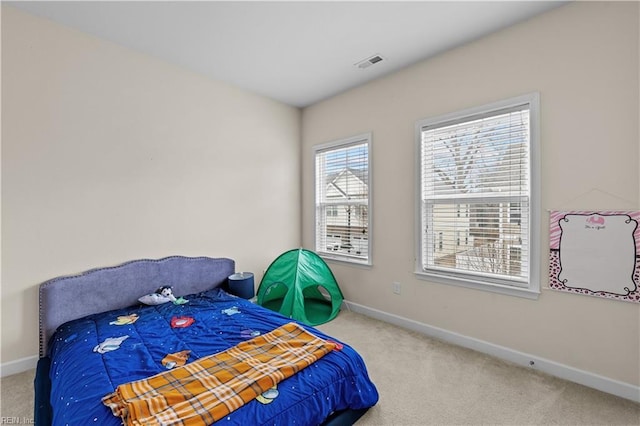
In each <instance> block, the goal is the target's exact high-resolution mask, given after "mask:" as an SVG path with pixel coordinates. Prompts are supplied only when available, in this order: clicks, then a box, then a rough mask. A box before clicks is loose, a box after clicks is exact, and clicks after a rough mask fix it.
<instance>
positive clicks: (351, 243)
mask: <svg viewBox="0 0 640 426" xmlns="http://www.w3.org/2000/svg"><path fill="white" fill-rule="evenodd" d="M370 143H371V135H370V134H365V135H359V136H355V137H352V138H348V139H343V140H339V141H335V142H331V143H328V144H324V145H321V146H316V147H314V153H315V204H316V221H315V226H316V229H315V234H316V240H315V251H316V252H317V253H318V254H320V255H321V256H323V257H325V258H331V259H337V260H345V261H350V262H356V263H365V264H370V263H371V239H370V235H369V229H370V228H369V223H370V220H371V212H370V209H369V206H370V198H369V194H370V182H371V179H370V174H369V145H370Z"/></svg>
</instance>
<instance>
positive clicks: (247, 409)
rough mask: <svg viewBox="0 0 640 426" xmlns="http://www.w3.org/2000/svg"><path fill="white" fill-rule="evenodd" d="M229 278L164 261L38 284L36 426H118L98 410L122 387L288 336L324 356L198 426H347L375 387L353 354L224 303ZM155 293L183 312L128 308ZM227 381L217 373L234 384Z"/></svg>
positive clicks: (238, 304) (204, 260)
mask: <svg viewBox="0 0 640 426" xmlns="http://www.w3.org/2000/svg"><path fill="white" fill-rule="evenodd" d="M234 272H235V263H234V261H233V260H231V259H224V258H216V259H214V258H209V257H184V256H171V257H166V258H163V259H142V260H134V261H130V262H126V263H124V264H121V265H118V266H113V267H106V268H97V269H93V270H89V271H87V272H84V273H81V274H79V275H74V276H64V277H58V278H54V279H52V280H49V281H46V282H44V283H42V284H41V285H40V288H39V299H40V324H39V325H40V359H39V361H38V366H37V369H36V378H35V423H36V424H38V425H50V424H53V425H66V424H69V425H89V424H99V425H107V426H108V425H119V424H122V419H121V418H120V417H117V416H116V415H115V414H114V410H113V406H107V404H106V403H105V402H103V399H105V401H106V402H107V403H108V402H109V399H108V398H106V397H107V396H109V395H111V396H113V395H115V394H117V393H118V392H120V391H121V390H122V389H124V388H125V387H126V386H128V385H127V384H131V383H133V384H134V385H135V386H138V385H137V383H140V382H145V381H148V380H152V379H155V378H157V377H160V378H163V377H165V376H166V375H168V374H176V375H178V373H179V374H183V372H184V371H186V369H187V368H189V367H193V366H196V365H199V363H200V362H204V361H209V360H211V359H213V360H218V359H221V358H220V357H221V356H226V354H229V353H233V351H236V352H237V351H240V352H239V353H241V354H245V353H248V351H246V350H245V349H244V348H247V347H249V346H247V345H253V346H251V347H257V348H258V349H259V350H261V349H260V347H258V346H255V345H257V344H258V343H259V341H260V342H264V341H268V340H269V339H270V338H271V337H270V336H273V335H274V333H277V332H279V331H280V330H283V329H286V328H287V327H289V329H291V330H295V331H300V333H303V334H304V335H305V336H307V335H308V336H310V337H309V339H313V340H314V341H317V342H321V343H319V345H322V347H323V351H324V352H323V353H322V354H320V355H319V356H318V357H317V359H316V358H314V359H313V360H311V361H310V362H309V363H308V364H305V365H304V367H301V368H300V369H295V370H292V372H291V373H290V375H288V376H282V378H281V379H278V380H279V381H278V382H277V383H276V384H275V386H273V387H269V388H268V389H266V390H265V388H266V385H265V386H263V388H259V389H257V390H255V389H254V391H255V392H256V395H257V397H255V398H253V397H252V396H251V397H249V398H246V399H247V400H246V401H243V402H241V403H240V404H239V407H234V408H233V409H230V410H228V411H229V412H228V413H224V416H222V417H220V416H219V417H215V418H214V419H215V420H214V421H209V420H208V421H206V423H207V424H214V423H215V424H224V425H248V424H251V425H260V424H263V425H285V424H286V425H293V424H299V425H315V424H325V425H333V426H335V425H347V424H353V423H355V422H356V421H357V419H358V418H360V417H361V416H362V415H363V414H364V413H365V412H366V411H367V410H368V409H369V408H370V407H372V406H373V405H375V404H376V403H377V401H378V393H377V390H376V388H375V385H374V384H373V383H372V382H371V380H370V379H369V377H368V373H367V370H366V366H365V364H364V361H363V360H362V358H361V357H360V356H359V355H358V353H357V352H356V351H355V350H354V349H353V348H351V347H350V346H349V345H347V344H345V343H343V342H340V341H338V340H336V339H334V338H332V337H331V336H327V335H325V334H324V333H322V332H321V331H320V330H317V329H315V328H313V327H309V326H306V325H304V324H301V323H298V322H296V321H292V320H291V319H289V318H286V317H284V316H282V315H280V314H278V313H277V312H273V311H270V310H267V309H265V308H262V307H260V306H258V305H256V304H254V303H252V302H251V301H248V300H245V299H242V298H239V297H236V296H234V295H232V294H230V293H229V292H228V288H227V277H228V276H230V275H232V274H233V273H234ZM160 286H171V287H172V290H173V293H174V294H175V295H176V296H182V297H183V298H184V299H186V300H188V302H187V303H184V304H176V303H163V304H159V305H144V304H141V303H140V302H139V301H138V298H140V297H141V296H143V295H145V294H150V293H153V292H154V291H155V290H156V289H157V288H158V287H160ZM289 329H287V330H289ZM269 341H270V340H269ZM257 342H258V343H257ZM243 345H244V346H243ZM239 348H241V349H239ZM291 352H293V351H291ZM216 362H218V361H216ZM247 362H250V361H247ZM220 365H225V366H228V365H230V364H229V363H228V362H227V361H223V362H220ZM252 365H253V364H252ZM261 365H262V364H260V366H259V367H260V369H261V368H262V367H261ZM228 368H232V367H228ZM234 368H235V366H234ZM234 371H235V370H234ZM261 371H262V370H261ZM227 373H229V371H227V372H226V373H225V372H224V371H223V373H222V374H225V376H229V377H232V376H234V375H233V374H227ZM243 374H244V373H243ZM261 374H262V373H261ZM278 374H280V373H278ZM236 376H237V375H236ZM260 380H261V381H262V380H263V379H262V378H261V379H260ZM261 383H262V382H261ZM264 383H266V382H264ZM274 383H275V382H274ZM250 387H251V388H252V389H253V388H255V387H256V385H255V383H252V384H250ZM263 390H264V392H262V393H259V392H261V391H263ZM243 392H244V391H243ZM258 393H259V394H258ZM167 424H180V423H171V422H167Z"/></svg>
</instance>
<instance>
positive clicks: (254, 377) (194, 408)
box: [102, 323, 335, 426]
mask: <svg viewBox="0 0 640 426" xmlns="http://www.w3.org/2000/svg"><path fill="white" fill-rule="evenodd" d="M334 348H335V344H334V343H330V342H327V341H325V340H322V339H320V338H318V337H316V336H314V335H313V334H311V333H309V332H307V331H306V330H304V329H303V328H302V327H300V326H299V325H297V324H295V323H289V324H286V325H283V326H282V327H279V328H276V329H275V330H273V331H271V332H269V333H266V334H264V335H261V336H257V337H255V338H253V339H251V340H247V341H245V342H242V343H240V344H238V345H236V346H234V347H232V348H230V349H227V350H226V351H223V352H220V353H217V354H214V355H210V356H207V357H203V358H200V359H198V360H196V361H194V362H192V363H190V364H187V365H185V366H183V367H178V368H175V369H173V370H169V371H166V372H162V373H159V374H156V375H155V376H152V377H148V378H146V379H142V380H138V381H135V382H131V383H126V384H122V385H120V386H118V388H117V389H116V390H115V392H113V393H111V394H109V395H107V396H105V397H104V398H102V402H103V403H104V404H105V405H106V406H108V407H109V408H111V411H112V412H113V415H114V416H117V417H120V418H122V421H123V423H124V424H126V425H185V426H192V425H194V426H195V425H210V424H211V423H213V422H215V421H217V420H219V419H221V418H223V417H224V416H226V415H227V414H229V413H230V412H232V411H234V410H236V409H238V408H240V407H241V406H243V405H244V404H246V403H247V402H249V401H251V400H252V399H254V398H255V397H256V396H258V395H260V394H261V393H263V392H265V391H266V390H267V389H269V388H271V387H273V386H275V385H276V384H277V383H279V382H281V381H282V380H284V379H286V378H287V377H290V376H292V375H293V374H295V373H297V372H298V371H300V370H302V369H303V368H305V367H307V366H309V365H311V364H312V363H314V362H315V361H317V360H318V359H320V358H322V357H323V356H324V355H326V354H327V353H329V352H330V351H331V350H332V349H334Z"/></svg>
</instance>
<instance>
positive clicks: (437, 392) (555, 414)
mask: <svg viewBox="0 0 640 426" xmlns="http://www.w3.org/2000/svg"><path fill="white" fill-rule="evenodd" d="M318 328H320V329H321V330H322V331H324V332H326V333H328V334H330V335H333V336H335V337H336V338H337V339H340V340H343V341H345V342H348V343H349V344H350V345H351V346H353V347H354V348H355V349H356V350H357V351H358V352H360V354H361V355H362V357H363V358H364V360H365V362H366V364H367V366H368V370H369V375H370V377H371V379H372V380H373V382H374V383H375V384H376V386H377V388H378V392H379V393H380V401H379V402H378V404H377V405H376V406H375V407H373V408H372V409H370V410H369V411H368V412H367V413H366V414H365V415H364V417H362V419H360V421H359V422H358V426H364V425H476V424H502V425H640V404H636V403H634V402H632V401H629V400H626V399H622V398H618V397H615V396H612V395H609V394H606V393H602V392H599V391H596V390H593V389H590V388H586V387H584V386H580V385H577V384H574V383H570V382H566V381H563V380H559V379H555V378H553V377H550V376H547V375H544V374H541V373H539V372H536V371H534V370H529V369H526V368H521V367H518V366H515V365H512V364H509V363H506V362H503V361H500V360H497V359H494V358H492V357H489V356H486V355H483V354H479V353H477V352H474V351H470V350H467V349H463V348H459V347H456V346H452V345H449V344H447V343H443V342H440V341H437V340H433V339H430V338H428V337H425V336H423V335H420V334H418V333H414V332H411V331H407V330H404V329H401V328H398V327H395V326H393V325H390V324H387V323H384V322H381V321H377V320H374V319H370V318H367V317H365V316H362V315H359V314H356V313H353V312H347V311H343V312H341V313H340V315H338V317H337V318H336V319H335V320H333V321H332V322H330V323H328V324H324V325H321V326H320V327H318ZM33 374H34V372H33V371H28V372H25V373H21V374H17V375H15V376H10V377H5V378H3V379H2V380H1V381H0V386H1V387H2V399H1V405H0V413H1V415H2V417H18V418H20V419H22V418H25V419H27V420H29V419H31V418H33V390H32V387H33V386H32V383H33ZM283 426H286V425H283Z"/></svg>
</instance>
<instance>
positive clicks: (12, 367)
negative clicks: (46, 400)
mask: <svg viewBox="0 0 640 426" xmlns="http://www.w3.org/2000/svg"><path fill="white" fill-rule="evenodd" d="M37 364H38V357H37V356H36V355H34V356H28V357H26V358H20V359H16V360H15V361H9V362H5V363H4V364H0V377H6V376H12V375H14V374H18V373H24V372H25V371H28V370H32V369H34V368H36V365H37Z"/></svg>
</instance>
